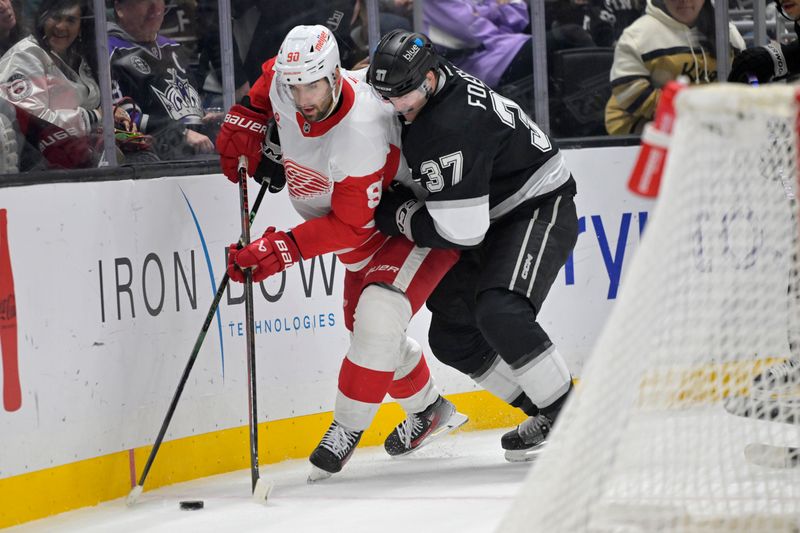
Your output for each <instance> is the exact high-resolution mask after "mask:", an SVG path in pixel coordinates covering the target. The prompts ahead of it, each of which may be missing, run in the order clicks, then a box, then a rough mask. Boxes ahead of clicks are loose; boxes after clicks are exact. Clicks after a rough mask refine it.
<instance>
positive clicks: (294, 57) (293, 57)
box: [286, 52, 300, 63]
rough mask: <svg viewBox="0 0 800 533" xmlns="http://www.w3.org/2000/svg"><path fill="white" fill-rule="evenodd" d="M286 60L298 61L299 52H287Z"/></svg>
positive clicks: (290, 61)
mask: <svg viewBox="0 0 800 533" xmlns="http://www.w3.org/2000/svg"><path fill="white" fill-rule="evenodd" d="M286 60H287V61H288V62H289V63H294V62H295V61H300V52H289V53H288V54H286Z"/></svg>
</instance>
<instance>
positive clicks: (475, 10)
mask: <svg viewBox="0 0 800 533" xmlns="http://www.w3.org/2000/svg"><path fill="white" fill-rule="evenodd" d="M423 13H424V24H425V32H426V33H427V34H428V35H429V36H430V38H431V41H433V42H434V43H435V44H436V47H437V49H438V51H439V52H440V53H442V55H444V56H445V57H446V58H447V59H449V60H450V61H452V62H453V64H454V65H456V66H457V67H458V68H460V69H462V70H464V71H466V72H468V73H470V74H472V75H474V76H476V77H478V78H480V79H482V80H483V81H484V82H486V84H487V85H489V86H490V87H492V88H499V87H502V86H504V85H506V84H508V83H513V82H515V81H518V80H520V79H523V78H525V77H527V76H530V75H531V71H532V68H533V46H532V42H531V35H530V33H528V32H529V31H530V28H529V24H530V17H529V16H528V5H527V3H526V2H524V1H523V0H427V1H426V2H425V3H424V5H423Z"/></svg>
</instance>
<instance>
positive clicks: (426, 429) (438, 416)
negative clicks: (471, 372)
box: [383, 396, 469, 457]
mask: <svg viewBox="0 0 800 533" xmlns="http://www.w3.org/2000/svg"><path fill="white" fill-rule="evenodd" d="M467 420H469V418H467V415H464V414H461V413H459V412H458V411H456V407H455V406H454V405H453V404H452V403H451V402H449V401H448V400H446V399H445V398H444V397H443V396H439V398H437V399H436V401H435V402H433V403H432V404H430V405H429V406H428V407H427V408H426V409H425V410H424V411H422V412H421V413H411V414H410V415H408V418H406V419H405V420H404V421H403V422H402V423H401V424H400V425H398V426H397V427H396V428H394V431H392V432H391V433H390V434H389V436H388V437H386V441H385V442H384V443H383V447H384V448H385V449H386V453H388V454H389V455H392V456H395V457H397V456H400V455H406V454H409V453H411V452H413V451H414V450H417V449H419V448H421V447H423V446H425V445H426V444H430V443H431V442H433V441H435V440H436V439H438V438H440V437H443V436H444V435H447V434H448V433H450V432H451V431H453V430H454V429H456V428H458V427H461V426H463V425H464V424H465V423H466V422H467Z"/></svg>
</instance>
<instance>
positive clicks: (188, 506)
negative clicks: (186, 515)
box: [181, 500, 204, 511]
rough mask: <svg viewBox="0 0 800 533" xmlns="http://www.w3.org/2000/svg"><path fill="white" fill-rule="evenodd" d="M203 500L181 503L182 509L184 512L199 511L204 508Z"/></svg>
mask: <svg viewBox="0 0 800 533" xmlns="http://www.w3.org/2000/svg"><path fill="white" fill-rule="evenodd" d="M203 505H204V503H203V500H186V501H182V502H181V509H182V510H184V511H197V510H198V509H202V508H203Z"/></svg>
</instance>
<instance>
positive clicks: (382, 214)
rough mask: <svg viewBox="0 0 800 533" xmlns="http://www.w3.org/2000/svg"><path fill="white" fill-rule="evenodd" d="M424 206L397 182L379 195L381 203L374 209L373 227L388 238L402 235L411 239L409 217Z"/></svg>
mask: <svg viewBox="0 0 800 533" xmlns="http://www.w3.org/2000/svg"><path fill="white" fill-rule="evenodd" d="M424 205H425V203H424V202H421V201H420V200H417V197H416V196H414V193H413V192H412V190H411V189H409V188H408V187H406V186H405V185H403V184H401V183H399V182H396V181H395V182H392V185H391V186H390V187H389V188H388V189H387V190H385V191H383V194H382V195H381V203H380V204H378V207H377V208H376V209H375V225H376V226H377V227H378V230H380V232H381V233H383V234H385V235H389V236H392V237H393V236H395V235H400V234H403V235H405V236H406V237H408V239H409V240H413V239H412V238H411V216H412V215H413V214H414V213H416V212H417V211H418V210H419V209H421V208H422V207H423V206H424Z"/></svg>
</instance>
